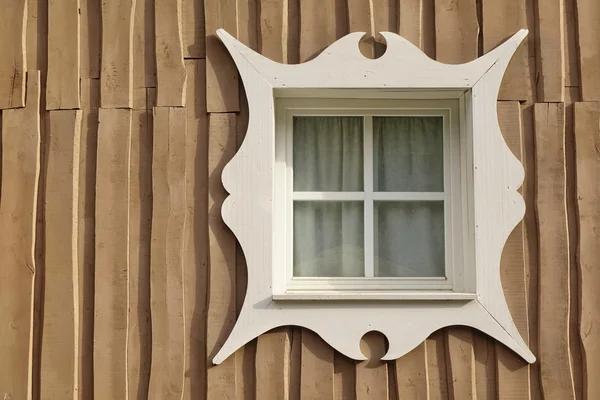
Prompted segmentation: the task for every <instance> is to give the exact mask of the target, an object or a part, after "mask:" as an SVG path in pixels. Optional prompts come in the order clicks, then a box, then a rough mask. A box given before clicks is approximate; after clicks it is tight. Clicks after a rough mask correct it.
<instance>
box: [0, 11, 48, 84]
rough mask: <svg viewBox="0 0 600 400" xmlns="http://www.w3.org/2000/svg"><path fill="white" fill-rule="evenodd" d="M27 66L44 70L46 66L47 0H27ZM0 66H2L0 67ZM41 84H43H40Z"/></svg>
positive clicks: (31, 68)
mask: <svg viewBox="0 0 600 400" xmlns="http://www.w3.org/2000/svg"><path fill="white" fill-rule="evenodd" d="M26 58H27V68H29V69H30V70H38V71H45V70H46V68H47V66H48V1H47V0H28V1H27V56H26ZM0 68H2V67H0ZM42 86H43V85H42Z"/></svg>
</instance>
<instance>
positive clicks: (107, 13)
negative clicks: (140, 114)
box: [100, 0, 142, 108]
mask: <svg viewBox="0 0 600 400" xmlns="http://www.w3.org/2000/svg"><path fill="white" fill-rule="evenodd" d="M140 1H142V0H140ZM135 3H136V0H113V1H103V2H102V51H101V63H102V64H101V71H100V92H101V97H100V105H101V106H102V107H103V108H131V107H133V62H132V59H133V21H134V19H133V14H134V11H135Z"/></svg>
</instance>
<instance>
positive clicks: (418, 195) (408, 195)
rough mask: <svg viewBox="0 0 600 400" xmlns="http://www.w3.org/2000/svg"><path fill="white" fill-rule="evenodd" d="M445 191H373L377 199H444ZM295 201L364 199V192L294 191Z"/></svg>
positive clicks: (293, 197) (374, 198)
mask: <svg viewBox="0 0 600 400" xmlns="http://www.w3.org/2000/svg"><path fill="white" fill-rule="evenodd" d="M445 196H446V195H445V193H444V192H373V200H375V201H443V200H444V199H445ZM292 199H293V200H294V201H363V200H364V199H365V193H364V192H294V193H293V194H292Z"/></svg>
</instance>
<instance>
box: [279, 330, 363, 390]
mask: <svg viewBox="0 0 600 400" xmlns="http://www.w3.org/2000/svg"><path fill="white" fill-rule="evenodd" d="M290 347H291V349H290V400H298V399H300V394H301V387H302V385H301V383H300V381H301V379H302V328H300V327H298V326H295V327H293V328H292V329H291V330H290ZM352 370H353V372H354V364H352ZM351 389H352V392H351V393H354V381H353V382H352V386H351Z"/></svg>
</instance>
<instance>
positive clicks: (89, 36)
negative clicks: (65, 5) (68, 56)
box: [79, 0, 143, 79]
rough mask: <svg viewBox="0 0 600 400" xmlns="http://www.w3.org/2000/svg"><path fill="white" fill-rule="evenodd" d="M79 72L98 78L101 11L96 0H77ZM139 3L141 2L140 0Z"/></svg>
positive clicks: (87, 76)
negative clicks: (78, 8) (78, 16)
mask: <svg viewBox="0 0 600 400" xmlns="http://www.w3.org/2000/svg"><path fill="white" fill-rule="evenodd" d="M79 2H80V4H79V7H80V22H79V24H80V28H79V37H80V40H79V43H80V56H79V66H80V69H79V74H80V75H81V78H94V79H98V78H100V39H101V37H102V33H101V32H100V29H101V26H102V11H101V6H100V2H99V1H97V0H79ZM139 3H143V1H142V0H140V1H139Z"/></svg>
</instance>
